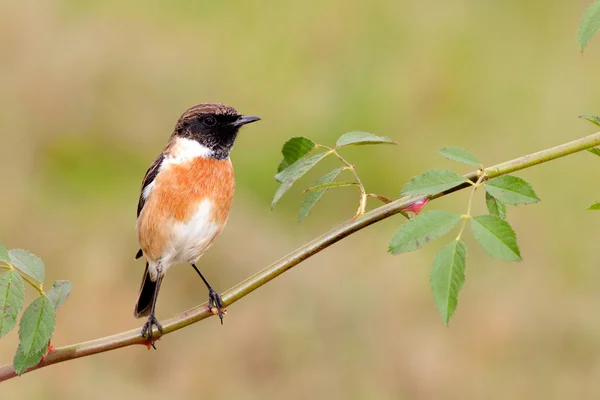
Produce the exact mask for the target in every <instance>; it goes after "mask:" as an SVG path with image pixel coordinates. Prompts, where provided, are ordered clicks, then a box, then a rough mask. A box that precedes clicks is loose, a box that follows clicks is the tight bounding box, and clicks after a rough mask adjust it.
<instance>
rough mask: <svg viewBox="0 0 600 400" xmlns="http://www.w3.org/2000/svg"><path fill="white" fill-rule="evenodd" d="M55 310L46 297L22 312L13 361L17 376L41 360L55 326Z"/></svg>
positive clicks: (41, 297) (34, 302)
mask: <svg viewBox="0 0 600 400" xmlns="http://www.w3.org/2000/svg"><path fill="white" fill-rule="evenodd" d="M54 313H55V310H54V307H52V304H51V303H50V300H48V298H47V297H46V296H40V297H38V298H37V299H35V300H34V301H33V302H32V303H31V304H30V305H29V307H27V308H26V309H25V311H24V312H23V316H22V317H21V322H20V323H19V347H18V348H17V353H16V354H15V357H14V359H13V366H14V368H15V371H16V372H17V374H18V375H21V374H22V373H23V372H25V371H26V370H27V369H28V368H31V367H33V366H34V365H36V364H37V363H38V362H40V360H41V359H42V357H43V355H44V354H45V353H46V349H47V348H48V341H49V340H50V338H51V337H52V332H53V331H54V324H55V315H54Z"/></svg>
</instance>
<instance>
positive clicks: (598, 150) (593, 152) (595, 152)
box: [587, 147, 600, 157]
mask: <svg viewBox="0 0 600 400" xmlns="http://www.w3.org/2000/svg"><path fill="white" fill-rule="evenodd" d="M587 151H589V152H590V153H592V154H595V155H597V156H598V157H600V149H599V148H597V147H592V148H591V149H587Z"/></svg>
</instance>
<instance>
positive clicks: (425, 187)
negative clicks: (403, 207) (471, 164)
mask: <svg viewBox="0 0 600 400" xmlns="http://www.w3.org/2000/svg"><path fill="white" fill-rule="evenodd" d="M465 182H469V180H468V179H467V178H465V177H464V176H462V175H460V174H457V173H456V172H452V171H448V170H445V169H430V170H429V171H426V172H424V173H422V174H421V175H418V176H415V177H414V178H412V179H411V180H410V181H409V182H408V183H407V184H406V185H405V186H404V188H403V189H402V192H401V194H404V195H407V196H416V195H432V194H438V193H441V192H444V191H446V190H448V189H452V188H453V187H456V186H459V185H462V184H463V183H465Z"/></svg>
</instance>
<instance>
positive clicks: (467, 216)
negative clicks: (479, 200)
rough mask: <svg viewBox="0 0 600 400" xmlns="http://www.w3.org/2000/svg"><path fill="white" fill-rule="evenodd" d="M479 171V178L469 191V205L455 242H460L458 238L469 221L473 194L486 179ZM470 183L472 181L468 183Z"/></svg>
mask: <svg viewBox="0 0 600 400" xmlns="http://www.w3.org/2000/svg"><path fill="white" fill-rule="evenodd" d="M480 171H481V175H480V176H479V178H478V179H477V182H475V184H473V190H471V196H469V204H468V205H467V213H466V214H465V215H463V224H462V226H461V227H460V232H458V236H457V237H456V240H460V237H461V236H462V234H463V231H464V230H465V227H466V226H467V222H468V221H469V220H470V219H471V208H472V207H473V197H475V192H476V191H477V188H478V187H479V186H481V182H483V181H484V180H485V179H486V175H485V171H483V170H480ZM469 182H471V183H472V181H469Z"/></svg>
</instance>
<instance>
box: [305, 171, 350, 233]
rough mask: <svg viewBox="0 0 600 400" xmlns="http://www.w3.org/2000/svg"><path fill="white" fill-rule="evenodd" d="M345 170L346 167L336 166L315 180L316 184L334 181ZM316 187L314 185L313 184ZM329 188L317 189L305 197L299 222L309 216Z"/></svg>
mask: <svg viewBox="0 0 600 400" xmlns="http://www.w3.org/2000/svg"><path fill="white" fill-rule="evenodd" d="M343 170H344V167H340V168H336V169H334V170H331V171H329V172H328V173H326V174H325V175H323V176H322V177H320V178H319V179H318V180H317V182H315V186H319V185H324V184H326V183H330V182H333V180H334V179H335V178H337V176H338V175H339V174H340V172H342V171H343ZM313 187H314V186H313ZM326 191H327V189H315V190H313V191H311V192H310V193H308V194H307V195H306V196H305V197H304V201H303V202H302V205H301V206H300V212H299V213H298V222H300V221H302V220H303V219H304V218H306V217H307V216H308V214H309V213H310V210H312V208H313V207H314V206H315V204H317V202H318V201H319V200H321V197H323V195H324V194H325V192H326Z"/></svg>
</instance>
